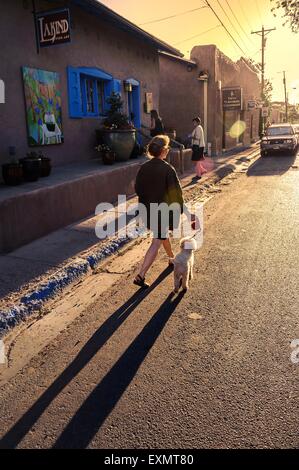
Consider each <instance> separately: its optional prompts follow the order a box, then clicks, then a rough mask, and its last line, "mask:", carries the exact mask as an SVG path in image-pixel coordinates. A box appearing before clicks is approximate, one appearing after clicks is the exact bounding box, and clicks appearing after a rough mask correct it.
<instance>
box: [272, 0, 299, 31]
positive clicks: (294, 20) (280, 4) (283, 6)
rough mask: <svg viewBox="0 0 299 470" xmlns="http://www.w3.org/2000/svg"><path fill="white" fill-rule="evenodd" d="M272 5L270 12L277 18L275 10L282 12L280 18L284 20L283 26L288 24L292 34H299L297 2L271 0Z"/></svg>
mask: <svg viewBox="0 0 299 470" xmlns="http://www.w3.org/2000/svg"><path fill="white" fill-rule="evenodd" d="M271 2H272V3H274V6H273V8H271V11H272V12H273V13H274V16H277V14H276V12H277V10H279V11H281V10H283V13H284V14H283V15H282V17H283V18H285V22H284V23H283V26H285V25H286V24H289V25H290V26H291V29H292V31H293V32H294V33H298V32H299V1H298V0H271Z"/></svg>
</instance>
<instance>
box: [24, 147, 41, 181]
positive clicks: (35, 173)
mask: <svg viewBox="0 0 299 470" xmlns="http://www.w3.org/2000/svg"><path fill="white" fill-rule="evenodd" d="M20 162H21V163H22V165H23V171H24V178H25V180H26V181H30V182H33V181H37V180H38V178H39V176H40V171H41V158H40V157H39V155H38V154H37V153H36V152H29V153H27V156H26V157H25V158H22V159H21V160H20Z"/></svg>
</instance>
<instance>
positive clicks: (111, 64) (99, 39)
mask: <svg viewBox="0 0 299 470" xmlns="http://www.w3.org/2000/svg"><path fill="white" fill-rule="evenodd" d="M3 3H5V6H4V5H3ZM35 6H36V10H37V12H43V11H49V10H51V11H52V10H53V9H56V8H64V7H68V9H69V15H70V31H69V32H70V38H69V42H65V43H62V42H61V43H58V44H57V45H52V44H51V41H50V42H49V41H48V44H47V47H43V44H40V46H41V47H39V51H38V50H37V44H36V31H35V22H34V17H33V14H32V1H31V0H10V1H9V2H2V6H1V15H0V39H1V50H0V79H1V80H2V81H3V82H4V84H5V95H6V99H5V104H1V108H0V127H1V133H0V163H2V162H3V159H4V157H5V156H7V153H8V147H9V146H15V147H16V148H17V152H18V156H19V157H22V156H25V154H26V152H27V151H28V150H30V148H29V147H30V146H31V145H30V144H31V143H32V142H30V140H29V141H28V137H29V136H28V121H29V125H30V121H36V122H40V127H42V125H43V123H44V116H42V115H41V111H42V107H41V106H39V103H41V101H38V100H39V99H40V97H38V96H36V93H34V92H35V87H37V86H38V87H39V88H40V92H41V94H43V93H44V94H47V93H48V91H49V87H51V86H52V85H51V84H50V85H49V86H48V89H47V83H46V82H47V80H48V81H50V80H51V77H49V76H48V75H47V74H45V73H44V74H43V73H42V72H51V73H54V74H56V75H55V77H54V78H55V80H56V86H57V93H59V96H60V98H61V99H60V101H59V102H58V104H57V106H61V122H58V123H57V124H58V126H59V128H61V131H62V135H63V139H62V142H61V144H59V145H47V146H46V149H45V148H44V149H42V150H45V153H46V154H47V155H48V156H49V157H50V158H51V159H52V162H53V164H54V165H65V164H66V163H69V162H78V161H86V160H88V159H90V158H92V157H93V156H94V153H93V145H94V135H95V129H97V128H98V127H99V124H100V119H101V118H102V117H103V115H105V106H106V104H105V99H106V98H107V96H108V95H109V94H110V93H111V91H113V90H114V91H117V92H119V93H121V95H122V99H123V100H124V102H125V109H124V110H125V111H127V112H129V111H131V112H132V113H133V114H134V124H135V125H136V127H137V128H140V127H141V125H145V126H149V124H150V117H149V111H148V110H146V108H145V106H144V105H145V102H146V93H147V94H150V95H151V100H152V105H153V107H158V104H159V57H158V50H162V51H163V50H164V51H168V52H171V53H172V54H178V55H181V54H180V53H179V51H177V50H176V49H175V48H172V47H171V46H169V45H167V44H165V43H164V42H163V41H160V40H158V39H157V38H155V37H153V36H151V35H150V34H148V33H147V32H145V31H143V30H142V29H140V28H139V27H137V26H136V25H134V24H132V23H130V22H129V21H128V20H126V19H124V18H123V17H121V16H119V15H117V14H116V13H115V12H113V11H112V10H110V9H109V8H107V7H106V6H104V5H102V4H101V3H99V2H98V1H96V0H71V1H67V2H66V1H47V0H36V1H35ZM39 21H40V20H37V22H38V24H39ZM63 21H65V20H63ZM51 27H52V24H51ZM44 28H45V32H44V34H46V33H47V32H49V27H48V29H46V28H47V25H45V26H44ZM43 39H44V38H42V40H43ZM42 40H41V42H42ZM24 69H25V72H24ZM26 70H27V72H28V74H29V75H30V83H31V90H29V93H31V98H32V100H33V101H34V103H33V104H34V106H33V108H32V109H31V108H30V107H29V105H28V102H27V103H26V102H25V91H26V90H24V76H23V75H24V74H26ZM32 70H37V71H40V72H41V73H40V74H39V75H38V74H34V72H32ZM43 81H44V83H43ZM41 83H42V84H41ZM125 83H131V91H129V92H127V91H125ZM43 98H44V96H42V97H41V99H43ZM130 106H131V107H132V109H129V108H130ZM56 121H57V119H56ZM35 132H37V131H35ZM38 132H39V133H40V134H41V133H42V129H38ZM31 137H32V135H31ZM33 137H34V136H33ZM35 140H37V139H35ZM33 143H34V142H33ZM28 144H29V145H28ZM33 150H34V149H33Z"/></svg>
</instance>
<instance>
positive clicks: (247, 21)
mask: <svg viewBox="0 0 299 470" xmlns="http://www.w3.org/2000/svg"><path fill="white" fill-rule="evenodd" d="M241 2H242V0H238V3H239V6H240V9H241V11H242V13H243V16H244V18H245V20H246V23H247V24H248V27H249V29H252V24H251V23H250V22H249V20H248V18H247V15H246V13H245V11H244V8H243V6H242V3H241Z"/></svg>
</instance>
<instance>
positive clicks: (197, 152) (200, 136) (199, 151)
mask: <svg viewBox="0 0 299 470" xmlns="http://www.w3.org/2000/svg"><path fill="white" fill-rule="evenodd" d="M193 125H194V129H193V132H192V134H191V143H192V161H193V162H196V164H195V171H196V175H197V178H198V179H200V178H201V176H202V175H203V174H204V173H207V170H206V168H205V167H204V165H203V161H204V149H205V137H204V131H203V128H202V126H201V119H200V118H199V117H196V118H194V119H193Z"/></svg>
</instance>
